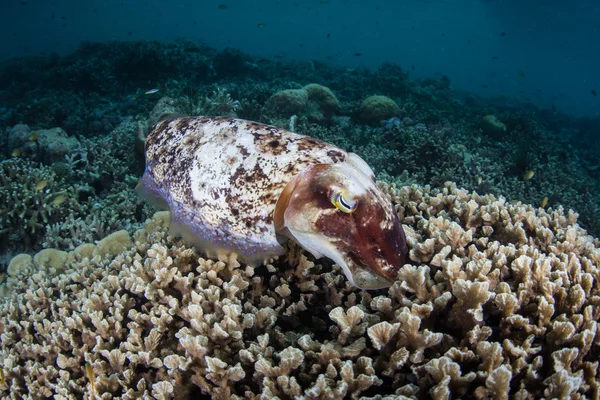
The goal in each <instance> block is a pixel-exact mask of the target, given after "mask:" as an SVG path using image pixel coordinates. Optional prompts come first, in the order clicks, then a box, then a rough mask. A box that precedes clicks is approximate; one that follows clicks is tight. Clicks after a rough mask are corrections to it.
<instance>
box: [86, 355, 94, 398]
mask: <svg viewBox="0 0 600 400" xmlns="http://www.w3.org/2000/svg"><path fill="white" fill-rule="evenodd" d="M84 372H85V376H86V377H87V378H88V380H89V381H90V393H91V395H92V398H93V399H95V398H96V377H95V376H94V370H93V369H92V366H91V365H90V363H85V368H84Z"/></svg>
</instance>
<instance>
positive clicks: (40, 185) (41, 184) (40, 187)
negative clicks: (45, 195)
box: [35, 179, 48, 190]
mask: <svg viewBox="0 0 600 400" xmlns="http://www.w3.org/2000/svg"><path fill="white" fill-rule="evenodd" d="M46 186H48V181H47V180H45V179H44V180H42V181H39V182H38V184H37V185H35V190H44V188H45V187H46Z"/></svg>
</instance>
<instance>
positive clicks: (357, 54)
mask: <svg viewBox="0 0 600 400" xmlns="http://www.w3.org/2000/svg"><path fill="white" fill-rule="evenodd" d="M354 55H355V56H356V57H360V56H362V53H354Z"/></svg>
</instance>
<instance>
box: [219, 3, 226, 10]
mask: <svg viewBox="0 0 600 400" xmlns="http://www.w3.org/2000/svg"><path fill="white" fill-rule="evenodd" d="M227 8H228V7H227V4H225V3H222V4H219V9H220V10H225V9H227Z"/></svg>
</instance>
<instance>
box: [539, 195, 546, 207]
mask: <svg viewBox="0 0 600 400" xmlns="http://www.w3.org/2000/svg"><path fill="white" fill-rule="evenodd" d="M540 205H541V206H542V208H546V206H547V205H548V196H546V197H544V198H543V199H542V202H541V203H540Z"/></svg>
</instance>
